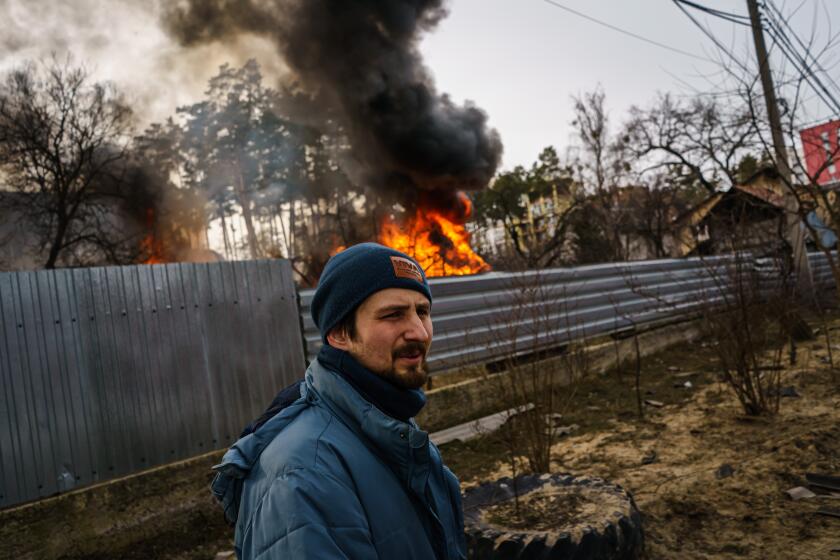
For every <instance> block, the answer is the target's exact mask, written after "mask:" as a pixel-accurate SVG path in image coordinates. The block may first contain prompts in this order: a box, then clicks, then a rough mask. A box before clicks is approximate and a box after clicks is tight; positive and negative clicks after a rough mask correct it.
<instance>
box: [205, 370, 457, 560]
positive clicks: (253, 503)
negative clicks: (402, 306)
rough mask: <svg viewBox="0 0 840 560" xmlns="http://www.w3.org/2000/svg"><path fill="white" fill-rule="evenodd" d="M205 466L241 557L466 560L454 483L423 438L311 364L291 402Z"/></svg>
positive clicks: (411, 426)
mask: <svg viewBox="0 0 840 560" xmlns="http://www.w3.org/2000/svg"><path fill="white" fill-rule="evenodd" d="M215 468H216V470H217V471H218V474H217V476H216V479H215V480H214V482H213V492H214V494H215V495H216V496H217V497H218V498H219V500H220V501H221V502H222V504H223V506H224V508H225V515H226V516H227V517H228V519H229V520H230V521H231V522H235V523H236V544H235V548H236V554H237V557H239V558H240V559H261V560H268V559H281V558H282V559H290V560H291V559H295V560H297V559H307V558H318V559H325V560H331V559H335V558H343V559H344V558H347V559H352V560H364V559H381V560H413V559H416V560H433V559H438V560H450V559H464V558H466V545H465V543H464V527H463V513H462V510H461V493H460V489H459V485H458V480H457V479H456V478H455V476H454V475H453V474H452V472H451V471H450V470H449V469H447V468H446V467H445V466H444V465H443V463H442V462H441V458H440V454H439V452H438V450H437V448H436V447H435V446H434V444H432V443H431V442H430V441H429V437H428V434H427V433H426V432H423V431H421V430H420V429H419V428H418V427H417V425H416V424H414V422H413V421H412V422H411V423H404V422H401V421H399V420H395V419H394V418H391V417H390V416H387V415H385V414H384V413H382V412H381V411H379V410H378V409H377V408H376V407H374V406H373V405H371V404H370V403H369V402H368V401H366V400H365V399H363V398H362V397H361V396H360V395H359V393H358V392H357V391H356V390H355V389H354V388H353V387H352V386H351V385H350V384H349V383H347V381H345V380H344V379H342V378H341V377H340V376H339V375H338V374H336V373H335V372H333V371H331V370H329V369H327V368H325V367H323V366H322V365H321V364H320V363H319V362H318V361H317V360H316V361H314V362H313V363H312V364H311V365H310V367H309V369H308V370H307V372H306V380H305V383H304V384H303V385H302V386H301V398H300V399H298V400H297V401H295V402H294V403H292V404H291V405H290V406H289V407H287V408H285V409H284V410H283V411H282V412H280V413H279V414H277V415H276V416H274V417H273V418H271V419H270V420H268V421H267V422H266V423H265V424H263V425H262V426H261V427H260V428H259V429H257V431H256V432H254V433H252V434H249V435H247V436H245V437H243V438H242V439H240V440H239V441H237V442H236V444H235V445H234V446H233V447H232V448H230V449H229V450H228V452H227V453H226V454H225V456H224V458H223V459H222V463H221V464H220V465H218V466H217V467H215Z"/></svg>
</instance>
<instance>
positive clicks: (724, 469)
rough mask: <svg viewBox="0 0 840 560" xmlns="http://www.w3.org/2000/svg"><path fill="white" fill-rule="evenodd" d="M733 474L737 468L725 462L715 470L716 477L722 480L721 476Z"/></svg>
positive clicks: (727, 476) (726, 476)
mask: <svg viewBox="0 0 840 560" xmlns="http://www.w3.org/2000/svg"><path fill="white" fill-rule="evenodd" d="M733 474H735V469H734V468H732V465H730V464H729V463H724V464H722V465H721V466H719V467H718V469H717V470H716V471H715V478H717V479H718V480H720V479H721V478H729V477H730V476H732V475H733Z"/></svg>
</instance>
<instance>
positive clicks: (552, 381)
mask: <svg viewBox="0 0 840 560" xmlns="http://www.w3.org/2000/svg"><path fill="white" fill-rule="evenodd" d="M509 284H510V285H509V287H508V288H507V292H508V293H509V294H510V304H509V305H508V306H506V308H505V310H504V311H502V312H500V313H499V314H498V316H497V318H496V323H497V328H495V330H494V333H495V335H494V336H493V337H492V339H491V340H490V341H489V342H488V344H490V345H494V346H496V347H498V346H499V345H501V346H502V347H503V348H504V354H503V358H502V359H501V361H500V362H499V365H500V366H501V368H503V369H504V370H505V374H504V375H503V376H502V378H501V381H500V383H499V394H498V395H497V396H496V397H497V399H498V402H499V404H502V403H503V404H502V406H504V407H505V408H506V409H508V411H509V413H508V415H509V418H508V419H507V422H506V423H505V426H504V428H503V432H502V435H503V439H504V441H505V444H506V447H507V455H508V457H507V459H508V462H509V464H510V466H511V470H512V471H513V474H514V476H515V475H516V473H517V472H518V471H519V470H520V466H519V461H520V458H522V457H524V460H525V462H526V464H527V466H526V467H524V468H525V469H527V470H528V471H530V472H535V473H547V472H549V471H550V469H551V448H552V446H553V445H554V444H555V443H556V442H557V440H558V438H559V434H558V430H557V427H556V424H557V422H558V421H559V420H560V419H561V418H562V415H563V414H565V413H566V412H567V411H568V410H569V409H570V407H571V406H573V403H574V402H575V399H576V395H577V390H578V387H579V385H580V382H581V381H582V380H583V379H585V378H586V377H587V376H588V374H589V372H590V363H589V358H588V355H587V353H586V350H585V347H584V345H583V344H580V343H572V342H571V340H581V339H583V338H584V337H585V332H584V329H583V327H582V325H581V324H579V322H577V321H576V319H575V314H574V309H573V304H572V302H573V299H572V298H570V297H568V296H569V294H567V293H566V290H565V288H564V287H563V286H562V285H557V284H556V283H552V282H550V281H548V280H547V279H546V278H545V277H544V276H543V275H542V274H541V273H540V272H534V271H531V272H526V273H522V274H518V275H514V276H513V277H512V278H511V280H510V283H509Z"/></svg>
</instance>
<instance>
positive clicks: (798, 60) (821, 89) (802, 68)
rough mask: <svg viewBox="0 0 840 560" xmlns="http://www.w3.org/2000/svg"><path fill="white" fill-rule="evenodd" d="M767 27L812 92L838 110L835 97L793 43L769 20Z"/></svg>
mask: <svg viewBox="0 0 840 560" xmlns="http://www.w3.org/2000/svg"><path fill="white" fill-rule="evenodd" d="M768 23H769V25H768V27H766V28H765V29H766V31H767V33H768V34H769V35H770V37H771V38H772V39H773V41H774V43H776V45H777V46H778V47H779V50H780V51H781V53H782V55H783V56H784V57H785V59H786V60H787V61H788V62H790V64H791V65H793V67H794V68H795V69H796V71H797V72H798V73H799V74H800V76H801V77H802V79H803V80H805V81H806V82H807V83H808V85H810V86H811V88H813V89H814V92H815V93H816V94H817V95H818V96H819V98H820V99H821V100H822V101H823V103H825V104H826V105H827V106H829V107H832V108H833V109H834V110H835V111H838V112H840V102H838V100H837V98H836V97H835V96H834V95H832V93H831V92H830V91H829V90H828V88H827V87H826V86H825V84H823V82H822V80H820V78H819V76H817V75H816V74H815V73H814V71H813V70H812V69H811V65H810V64H809V63H808V61H807V60H805V59H804V58H803V57H802V56H801V55H800V54H799V53H798V52H797V51H796V50H795V49H794V47H793V44H792V43H791V42H790V39H788V38H787V37H786V36H785V35H784V34H783V33H780V31H779V29H778V28H777V27H776V26H775V24H773V23H772V22H769V21H768Z"/></svg>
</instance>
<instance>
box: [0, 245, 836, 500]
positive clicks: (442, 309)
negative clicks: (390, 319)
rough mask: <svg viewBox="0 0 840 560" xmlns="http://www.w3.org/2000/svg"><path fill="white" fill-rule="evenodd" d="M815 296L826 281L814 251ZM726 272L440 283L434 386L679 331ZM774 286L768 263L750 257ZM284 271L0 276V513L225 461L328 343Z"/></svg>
mask: <svg viewBox="0 0 840 560" xmlns="http://www.w3.org/2000/svg"><path fill="white" fill-rule="evenodd" d="M810 259H811V264H812V269H813V273H814V280H815V283H816V284H818V285H819V286H822V287H828V286H831V285H833V279H832V276H831V271H830V269H829V267H828V263H827V261H826V259H825V257H824V256H823V255H821V254H816V253H814V254H811V255H810ZM732 262H733V261H732V258H727V257H714V258H707V259H702V260H701V259H687V260H660V261H642V262H633V263H618V264H603V265H596V266H586V267H578V268H565V269H549V270H542V271H529V272H522V273H498V272H496V273H489V274H483V275H480V276H472V277H452V278H441V279H433V280H431V282H430V283H431V285H432V291H433V293H434V297H435V301H434V306H433V313H432V316H433V318H434V327H435V336H434V340H435V342H434V346H433V351H432V354H431V359H430V367H431V368H432V371H433V372H436V373H440V372H443V371H444V370H446V369H449V368H452V367H457V366H463V365H468V364H478V363H487V362H492V361H495V360H499V359H502V358H506V357H509V356H512V355H519V354H526V353H531V352H534V351H537V350H542V349H546V348H552V347H558V346H562V345H564V344H566V343H567V342H569V341H570V340H579V339H582V338H587V337H594V336H599V335H604V334H608V333H615V332H621V331H626V330H628V329H630V328H632V327H633V326H634V325H637V326H638V325H640V326H650V325H653V324H656V323H658V322H667V321H673V320H678V319H680V318H684V317H686V316H689V315H691V314H693V313H696V312H697V311H698V310H699V309H700V308H701V307H702V306H704V305H708V304H709V303H712V302H714V301H716V298H720V293H721V290H722V289H724V288H725V286H726V285H728V283H729V281H730V277H729V274H728V272H727V271H728V270H729V268H727V267H731V265H732ZM749 266H750V267H751V268H752V269H753V270H754V271H756V272H758V274H759V276H760V277H761V278H762V279H763V281H765V282H773V281H774V279H776V278H777V277H778V276H779V271H778V268H777V267H776V265H775V263H773V262H772V261H770V260H766V259H764V260H757V261H750V262H749ZM312 294H313V291H312V290H305V291H302V292H301V293H300V308H298V305H297V301H296V299H297V298H296V293H295V288H294V284H293V281H292V272H291V267H290V266H289V263H288V262H287V261H280V260H275V261H247V262H232V263H213V264H186V263H182V264H167V265H150V266H129V267H114V268H89V269H75V270H57V271H38V272H15V273H0V384H2V391H0V481H2V487H0V508H2V507H8V506H11V505H14V504H18V503H21V502H25V501H29V500H33V499H37V498H39V497H44V496H50V495H53V494H55V493H57V492H62V491H67V490H70V489H73V488H76V487H80V486H85V485H88V484H91V483H94V482H97V481H104V480H108V479H111V478H114V477H117V476H122V475H126V474H130V473H133V472H137V471H139V470H143V469H146V468H149V467H153V466H156V465H161V464H165V463H169V462H172V461H175V460H179V459H184V458H188V457H192V456H195V455H199V454H201V453H203V452H206V451H209V450H212V449H219V448H223V447H225V446H226V445H228V444H229V443H230V442H231V441H233V440H234V439H235V438H236V436H237V435H238V433H239V431H240V430H241V429H242V427H243V426H244V425H245V424H247V423H248V422H249V421H250V420H252V419H253V418H255V417H256V416H257V415H258V414H259V413H260V412H262V411H263V409H264V407H265V406H266V405H267V403H268V402H269V401H270V399H271V398H272V397H273V395H274V394H275V393H276V392H277V391H278V390H279V389H280V388H282V387H284V386H286V385H288V384H289V383H291V382H292V381H294V380H295V379H298V378H299V377H300V376H301V373H302V371H303V368H304V365H305V364H304V351H303V350H304V345H303V344H302V338H303V336H302V333H301V329H300V324H301V319H302V321H303V324H304V327H305V338H306V347H307V349H308V355H309V357H310V359H311V358H312V357H314V355H315V354H317V351H318V348H319V347H320V338H319V336H318V332H317V330H316V329H315V325H314V324H313V323H312V320H311V318H310V317H309V304H310V302H311V299H312Z"/></svg>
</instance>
